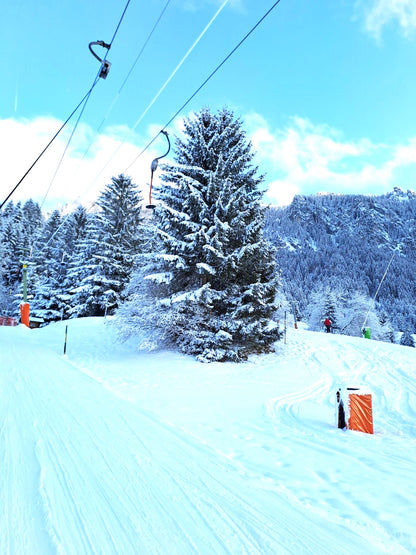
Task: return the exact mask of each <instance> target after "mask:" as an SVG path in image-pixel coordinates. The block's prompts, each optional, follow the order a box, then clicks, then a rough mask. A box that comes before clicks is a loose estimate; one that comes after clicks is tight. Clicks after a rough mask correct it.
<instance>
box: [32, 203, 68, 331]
mask: <svg viewBox="0 0 416 555" xmlns="http://www.w3.org/2000/svg"><path fill="white" fill-rule="evenodd" d="M61 224H62V218H61V215H60V213H59V211H58V210H54V211H53V212H52V214H51V215H50V216H49V218H48V220H47V221H46V223H45V225H44V228H43V230H42V232H41V234H40V237H39V239H38V241H37V243H36V245H35V247H34V249H33V259H34V261H35V267H34V268H33V267H29V279H28V294H29V295H30V297H31V298H30V301H29V302H30V306H31V313H32V314H33V315H34V316H38V317H41V318H43V319H44V321H45V322H51V321H54V320H59V319H60V318H61V317H62V310H63V308H64V304H63V302H62V299H61V296H62V295H63V294H64V293H65V292H64V290H63V282H64V279H65V272H66V263H65V252H66V241H65V237H64V232H63V226H61Z"/></svg>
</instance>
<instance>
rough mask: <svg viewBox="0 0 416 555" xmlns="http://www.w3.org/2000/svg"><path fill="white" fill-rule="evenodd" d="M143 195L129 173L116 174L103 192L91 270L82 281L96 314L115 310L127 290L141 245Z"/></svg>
mask: <svg viewBox="0 0 416 555" xmlns="http://www.w3.org/2000/svg"><path fill="white" fill-rule="evenodd" d="M141 203H142V198H141V195H140V193H139V191H138V190H137V186H136V185H135V184H134V183H133V182H132V181H131V178H130V177H128V176H125V175H119V176H118V177H112V179H111V183H109V184H108V185H106V186H105V188H104V190H103V191H102V192H101V194H100V196H99V198H98V201H97V203H96V204H97V205H98V207H99V208H100V212H99V213H98V215H97V217H96V218H95V219H94V222H95V225H96V228H95V230H92V235H90V240H91V242H92V243H94V245H93V246H92V248H90V253H89V254H90V256H91V260H90V261H89V263H88V270H89V272H88V274H86V275H85V276H84V278H83V280H82V282H81V284H80V286H81V287H83V288H84V290H85V291H87V290H88V291H87V292H88V294H89V300H88V306H89V311H91V313H92V314H94V315H98V314H104V312H105V311H106V310H107V311H108V313H109V314H111V313H112V312H113V311H114V309H115V308H116V307H117V306H118V304H119V302H120V300H123V298H124V296H123V290H124V288H125V287H126V285H127V284H128V282H129V280H130V275H131V271H132V268H133V264H134V262H135V259H136V256H137V254H138V252H139V249H140V244H141V235H140V223H141Z"/></svg>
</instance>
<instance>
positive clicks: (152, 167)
mask: <svg viewBox="0 0 416 555" xmlns="http://www.w3.org/2000/svg"><path fill="white" fill-rule="evenodd" d="M160 132H161V133H163V134H164V135H165V137H166V139H167V141H168V150H167V151H166V152H165V154H162V156H158V157H157V158H155V159H154V160H152V163H151V164H150V172H151V174H150V188H149V204H147V205H146V208H150V209H152V210H153V209H154V208H156V204H152V188H153V174H154V173H155V171H156V170H157V167H158V164H159V160H160V159H161V158H164V157H165V156H167V155H168V154H169V152H170V140H169V134H168V132H167V131H165V130H164V129H162V130H161V131H160Z"/></svg>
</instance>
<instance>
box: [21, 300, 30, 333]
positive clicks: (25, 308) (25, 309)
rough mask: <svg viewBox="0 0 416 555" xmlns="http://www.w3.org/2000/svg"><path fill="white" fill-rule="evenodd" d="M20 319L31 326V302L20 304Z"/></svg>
mask: <svg viewBox="0 0 416 555" xmlns="http://www.w3.org/2000/svg"><path fill="white" fill-rule="evenodd" d="M20 321H21V322H22V324H24V325H25V326H27V327H29V303H21V305H20Z"/></svg>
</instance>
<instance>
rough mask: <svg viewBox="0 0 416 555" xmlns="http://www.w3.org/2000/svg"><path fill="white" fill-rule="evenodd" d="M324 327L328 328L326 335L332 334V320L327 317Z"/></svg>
mask: <svg viewBox="0 0 416 555" xmlns="http://www.w3.org/2000/svg"><path fill="white" fill-rule="evenodd" d="M324 326H325V327H326V333H331V320H330V319H329V318H328V317H327V318H326V320H325V322H324Z"/></svg>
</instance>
